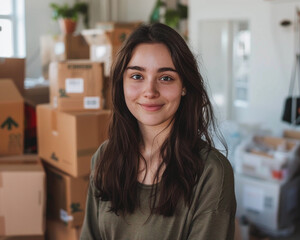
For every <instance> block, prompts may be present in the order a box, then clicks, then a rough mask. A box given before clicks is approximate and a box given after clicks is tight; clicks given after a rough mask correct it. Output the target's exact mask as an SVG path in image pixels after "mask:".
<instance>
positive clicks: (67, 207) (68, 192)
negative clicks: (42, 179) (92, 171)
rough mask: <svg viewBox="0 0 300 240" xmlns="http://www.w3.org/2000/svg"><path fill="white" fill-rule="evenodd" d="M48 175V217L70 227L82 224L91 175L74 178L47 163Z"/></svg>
mask: <svg viewBox="0 0 300 240" xmlns="http://www.w3.org/2000/svg"><path fill="white" fill-rule="evenodd" d="M45 169H46V175H47V218H51V219H55V220H57V221H62V222H64V223H65V225H67V226H69V227H80V226H82V223H83V219H84V213H85V202H86V196H87V192H88V186H89V175H87V176H85V177H78V178H74V177H71V176H69V175H68V174H65V173H63V172H61V171H59V170H57V169H56V168H53V167H51V166H50V165H46V164H45Z"/></svg>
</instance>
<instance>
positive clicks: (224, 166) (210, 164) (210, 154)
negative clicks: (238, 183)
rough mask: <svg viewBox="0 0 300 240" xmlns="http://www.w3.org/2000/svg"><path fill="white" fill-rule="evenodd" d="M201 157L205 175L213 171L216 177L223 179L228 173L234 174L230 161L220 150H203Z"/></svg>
mask: <svg viewBox="0 0 300 240" xmlns="http://www.w3.org/2000/svg"><path fill="white" fill-rule="evenodd" d="M200 156H201V159H203V162H204V169H203V173H205V172H211V171H212V173H214V175H217V176H219V177H222V175H223V174H226V173H227V174H233V170H232V166H231V164H230V162H229V160H228V159H227V157H225V156H224V155H223V154H222V153H221V152H220V151H219V150H217V149H215V148H211V149H202V150H201V151H200Z"/></svg>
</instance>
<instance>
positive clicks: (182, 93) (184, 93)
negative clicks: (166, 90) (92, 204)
mask: <svg viewBox="0 0 300 240" xmlns="http://www.w3.org/2000/svg"><path fill="white" fill-rule="evenodd" d="M185 95H186V88H185V87H184V88H182V92H181V96H185Z"/></svg>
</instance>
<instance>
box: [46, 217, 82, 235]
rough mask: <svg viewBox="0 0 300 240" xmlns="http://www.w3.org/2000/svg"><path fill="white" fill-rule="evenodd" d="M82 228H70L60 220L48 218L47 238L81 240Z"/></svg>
mask: <svg viewBox="0 0 300 240" xmlns="http://www.w3.org/2000/svg"><path fill="white" fill-rule="evenodd" d="M80 233H81V228H68V227H67V226H65V225H64V223H62V222H59V221H53V220H49V219H48V220H47V229H46V239H47V240H79V238H80Z"/></svg>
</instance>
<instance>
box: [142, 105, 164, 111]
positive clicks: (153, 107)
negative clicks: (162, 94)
mask: <svg viewBox="0 0 300 240" xmlns="http://www.w3.org/2000/svg"><path fill="white" fill-rule="evenodd" d="M140 105H141V106H142V108H143V109H144V110H146V111H150V112H154V111H158V110H160V109H161V108H162V106H163V104H140Z"/></svg>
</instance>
